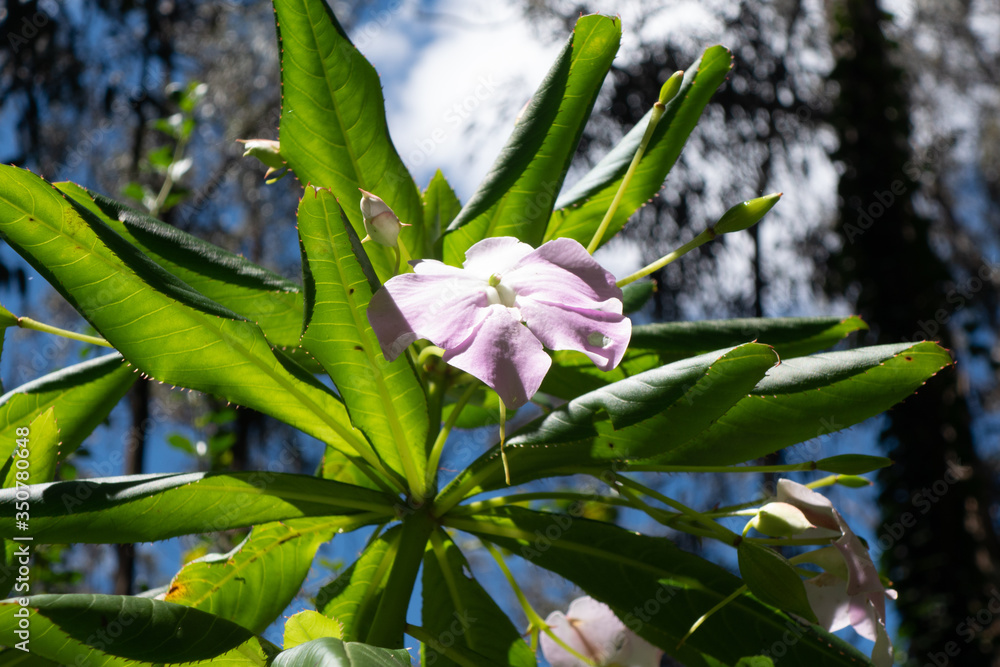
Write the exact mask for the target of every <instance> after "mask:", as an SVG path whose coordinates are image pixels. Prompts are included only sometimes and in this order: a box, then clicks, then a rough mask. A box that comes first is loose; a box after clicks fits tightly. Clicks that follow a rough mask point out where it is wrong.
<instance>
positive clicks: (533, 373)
mask: <svg viewBox="0 0 1000 667" xmlns="http://www.w3.org/2000/svg"><path fill="white" fill-rule="evenodd" d="M481 311H482V312H483V313H485V315H486V317H485V318H484V319H483V320H482V321H481V322H479V323H478V325H477V326H476V327H475V328H474V329H473V330H472V333H471V335H469V336H468V337H467V338H466V340H464V341H463V342H462V343H460V344H459V345H456V346H454V347H449V348H448V350H447V351H446V352H445V355H444V357H443V359H444V360H445V361H446V362H447V363H449V364H451V365H452V366H454V367H456V368H460V369H461V370H463V371H465V372H466V373H469V374H470V375H473V376H475V377H477V378H479V379H480V380H482V381H483V382H485V383H486V384H487V385H488V386H490V387H492V388H493V389H494V390H495V391H496V392H497V394H499V395H500V398H502V399H503V402H504V404H506V406H507V407H509V408H514V409H516V408H519V407H521V406H522V405H524V404H525V403H527V402H528V399H529V398H531V397H532V396H533V395H534V394H535V392H536V391H538V387H540V386H541V384H542V380H543V379H544V378H545V374H546V373H547V372H548V371H549V366H551V365H552V360H551V359H550V358H549V355H547V354H545V351H544V350H543V349H542V344H541V343H540V342H539V340H538V339H537V338H535V336H534V335H532V333H531V332H530V331H528V329H527V327H525V326H524V325H523V324H521V322H520V321H518V319H517V318H516V317H515V316H514V315H513V313H512V312H511V310H510V309H509V308H506V307H504V306H502V305H499V304H495V305H492V306H489V307H488V308H482V309H481Z"/></svg>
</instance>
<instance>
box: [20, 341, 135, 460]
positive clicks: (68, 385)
mask: <svg viewBox="0 0 1000 667" xmlns="http://www.w3.org/2000/svg"><path fill="white" fill-rule="evenodd" d="M135 377H136V376H135V374H134V373H133V369H131V368H129V367H128V365H127V364H125V363H124V362H123V360H122V357H121V355H120V354H117V353H116V354H109V355H107V356H104V357H99V358H97V359H91V360H89V361H84V362H83V363H80V364H76V365H74V366H68V367H67V368H64V369H62V370H60V371H56V372H55V373H50V374H49V375H45V376H43V377H41V378H38V379H37V380H33V381H32V382H29V383H27V384H23V385H21V386H20V387H18V388H16V389H13V390H11V391H10V392H8V393H7V394H5V395H4V396H2V397H0V456H3V457H4V458H6V457H8V456H10V453H11V451H12V450H13V448H14V440H15V433H16V431H17V429H18V427H23V426H27V425H28V424H29V423H30V422H31V420H33V419H34V418H35V417H37V416H38V415H40V414H42V413H43V412H45V411H46V410H48V409H49V408H52V407H54V408H56V411H57V412H58V413H59V435H60V439H61V440H62V447H61V450H62V458H64V459H65V458H66V457H67V456H69V454H71V453H72V452H74V451H75V450H76V448H77V447H79V446H80V443H82V442H83V440H84V438H86V437H87V436H88V435H90V433H91V431H93V430H94V429H95V428H97V426H98V424H100V423H101V422H102V421H104V419H105V418H106V417H107V416H108V414H109V413H110V412H111V409H112V408H113V407H115V404H116V403H118V401H119V400H120V399H121V397H122V396H124V395H125V392H126V391H128V388H129V387H131V386H132V383H133V382H135Z"/></svg>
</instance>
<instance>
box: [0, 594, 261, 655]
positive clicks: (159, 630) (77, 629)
mask: <svg viewBox="0 0 1000 667" xmlns="http://www.w3.org/2000/svg"><path fill="white" fill-rule="evenodd" d="M27 600H28V605H27V607H22V606H21V605H20V604H19V603H18V601H17V600H5V601H3V602H0V644H6V645H7V646H15V645H16V644H17V643H18V642H19V641H21V639H20V638H19V637H18V636H17V634H16V629H17V628H18V619H17V617H16V616H15V614H16V613H17V612H18V611H19V610H20V609H23V608H27V609H28V610H29V617H28V623H29V626H30V643H29V644H28V648H29V649H30V650H31V653H32V654H33V655H37V656H39V657H42V658H47V659H51V660H55V661H57V662H59V663H61V664H66V665H77V664H97V665H137V666H138V665H152V664H163V663H169V664H178V665H180V664H188V663H194V662H201V661H206V660H211V661H212V665H222V666H223V667H243V666H250V665H255V666H257V667H264V666H265V665H267V664H268V662H269V659H270V658H271V657H272V656H273V655H275V654H276V653H277V652H278V649H277V648H276V647H274V646H273V645H272V644H270V643H269V642H267V641H265V640H263V639H259V638H257V637H254V636H253V635H252V634H251V633H250V632H249V631H247V630H246V629H244V628H241V627H240V626H238V625H236V624H235V623H230V622H229V621H226V620H223V619H221V618H217V617H215V616H212V615H211V614H207V613H205V612H203V611H199V610H197V609H191V608H190V607H184V606H181V605H177V604H171V603H169V602H161V601H159V600H151V599H149V598H142V597H125V596H117V595H35V596H33V597H30V598H27Z"/></svg>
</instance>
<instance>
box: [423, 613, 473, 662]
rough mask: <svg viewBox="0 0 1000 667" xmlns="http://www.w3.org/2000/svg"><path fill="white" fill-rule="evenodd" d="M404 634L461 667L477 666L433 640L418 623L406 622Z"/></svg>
mask: <svg viewBox="0 0 1000 667" xmlns="http://www.w3.org/2000/svg"><path fill="white" fill-rule="evenodd" d="M406 634H408V635H410V636H411V637H413V638H414V639H417V640H419V641H420V642H421V643H423V644H426V645H427V646H430V647H431V648H432V649H434V651H435V652H437V653H440V654H441V655H443V656H444V657H446V658H448V659H449V660H451V661H452V662H454V663H455V664H456V665H461V666H462V667H478V665H477V664H476V663H475V662H473V661H471V660H469V659H468V658H466V657H465V656H463V655H459V654H458V653H457V652H455V651H453V650H451V649H450V648H446V647H445V646H443V645H442V644H441V642H439V641H437V640H435V639H434V638H433V637H431V633H429V632H427V630H425V629H424V628H422V627H420V626H419V625H411V624H409V623H407V624H406Z"/></svg>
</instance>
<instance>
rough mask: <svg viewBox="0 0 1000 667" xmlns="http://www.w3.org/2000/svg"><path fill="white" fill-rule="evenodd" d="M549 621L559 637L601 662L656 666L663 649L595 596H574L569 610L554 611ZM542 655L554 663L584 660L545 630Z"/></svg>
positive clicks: (555, 666) (562, 666) (568, 666)
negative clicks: (627, 625) (650, 641)
mask: <svg viewBox="0 0 1000 667" xmlns="http://www.w3.org/2000/svg"><path fill="white" fill-rule="evenodd" d="M545 623H546V625H548V626H549V628H550V629H551V630H552V633H553V634H555V635H556V636H557V637H559V639H561V640H563V642H565V643H566V645H567V646H569V647H571V648H572V649H573V650H574V651H576V652H577V653H579V654H580V655H582V656H584V657H586V658H588V659H590V660H592V661H594V662H595V663H596V664H598V665H618V666H620V667H656V666H657V665H659V664H660V657H661V656H662V655H663V651H662V650H661V649H659V648H657V647H655V646H653V645H652V644H650V643H649V642H647V641H646V640H645V639H643V638H642V637H640V636H639V635H637V634H635V633H634V632H632V631H631V630H629V629H628V628H626V627H625V624H624V623H622V622H621V621H620V620H619V619H618V617H617V616H615V614H614V612H613V611H611V608H610V607H608V605H606V604H604V603H603V602H598V601H597V600H595V599H594V598H592V597H582V598H577V599H575V600H573V602H571V603H570V605H569V610H568V611H567V612H566V614H563V613H562V612H561V611H554V612H552V613H551V614H549V617H548V618H546V619H545ZM542 655H544V656H545V659H546V660H548V661H549V664H551V665H552V667H580V666H581V665H586V663H585V662H583V661H582V660H580V659H579V658H578V657H576V656H575V655H573V654H572V653H570V652H569V651H567V650H566V649H565V648H563V647H562V646H560V645H559V644H557V643H556V641H555V640H554V639H552V637H550V636H549V635H548V634H547V633H544V632H543V633H542Z"/></svg>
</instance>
